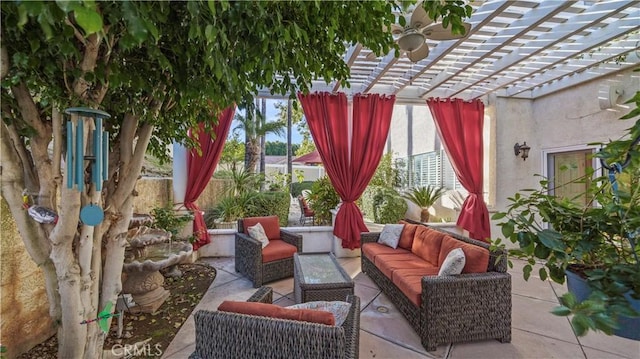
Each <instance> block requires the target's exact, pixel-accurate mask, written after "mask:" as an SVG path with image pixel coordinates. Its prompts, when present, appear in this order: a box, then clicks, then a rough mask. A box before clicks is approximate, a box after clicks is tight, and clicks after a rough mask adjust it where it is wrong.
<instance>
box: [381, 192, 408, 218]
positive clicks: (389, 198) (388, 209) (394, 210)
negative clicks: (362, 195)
mask: <svg viewBox="0 0 640 359" xmlns="http://www.w3.org/2000/svg"><path fill="white" fill-rule="evenodd" d="M407 208H408V206H407V202H406V201H405V200H404V199H403V198H402V197H400V196H399V195H398V193H397V192H396V191H394V190H389V189H386V190H383V191H379V192H378V193H376V195H375V196H374V197H373V209H374V221H375V223H380V224H385V223H398V221H399V220H401V219H402V218H404V217H405V214H406V213H407Z"/></svg>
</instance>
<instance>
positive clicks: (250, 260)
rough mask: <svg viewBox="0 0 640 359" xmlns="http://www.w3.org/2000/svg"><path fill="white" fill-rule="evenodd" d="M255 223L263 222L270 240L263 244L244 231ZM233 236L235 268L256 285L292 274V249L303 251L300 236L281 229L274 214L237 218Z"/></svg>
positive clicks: (293, 250) (256, 286)
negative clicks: (265, 244) (264, 245)
mask: <svg viewBox="0 0 640 359" xmlns="http://www.w3.org/2000/svg"><path fill="white" fill-rule="evenodd" d="M256 223H260V224H261V225H262V227H263V228H264V231H265V233H266V235H267V237H268V238H269V244H268V245H267V246H266V247H264V248H262V243H260V242H259V241H258V240H257V239H254V238H251V237H250V236H249V234H248V231H247V228H248V227H251V226H253V225H255V224H256ZM235 238H236V239H235V244H236V247H235V261H236V271H237V272H240V273H242V274H243V275H245V276H246V277H248V278H249V279H250V280H251V281H252V282H253V286H254V287H255V288H259V287H261V286H262V284H263V283H268V282H272V281H274V280H278V279H282V278H288V277H293V253H295V252H302V236H301V235H299V234H295V233H292V232H289V231H286V230H282V229H280V225H279V224H278V217H277V216H268V217H248V218H244V219H239V220H238V232H237V233H236V237H235Z"/></svg>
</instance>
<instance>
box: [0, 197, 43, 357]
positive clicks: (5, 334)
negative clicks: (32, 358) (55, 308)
mask: <svg viewBox="0 0 640 359" xmlns="http://www.w3.org/2000/svg"><path fill="white" fill-rule="evenodd" d="M0 217H1V218H2V221H1V223H0V240H1V242H0V243H1V247H0V318H2V320H1V321H0V322H1V326H0V343H1V344H2V345H3V346H4V347H6V348H7V353H6V354H5V355H6V357H7V358H14V357H16V356H17V355H19V354H21V353H23V352H26V351H28V350H29V349H31V348H32V347H33V346H35V345H36V344H38V343H40V342H42V341H44V340H45V339H47V338H49V337H50V336H52V335H53V334H54V333H55V328H54V326H53V323H52V321H51V318H50V317H49V302H48V301H47V293H46V291H45V287H44V276H43V274H42V271H41V270H40V269H39V268H38V266H37V265H36V264H35V263H34V262H33V260H31V257H30V256H29V254H28V253H27V251H26V249H25V247H24V244H23V242H22V239H21V238H20V235H19V233H18V228H17V226H16V223H15V222H14V220H13V216H11V213H10V212H9V206H8V204H7V202H6V201H5V200H4V198H2V197H0Z"/></svg>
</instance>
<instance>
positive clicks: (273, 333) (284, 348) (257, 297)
mask: <svg viewBox="0 0 640 359" xmlns="http://www.w3.org/2000/svg"><path fill="white" fill-rule="evenodd" d="M272 299H273V291H272V289H271V288H270V287H262V288H260V289H259V290H258V291H257V292H256V293H255V294H254V295H253V296H251V298H249V300H248V302H261V303H271V302H272ZM345 301H347V302H349V303H351V308H350V310H349V314H348V316H347V318H346V320H345V321H344V323H343V324H342V325H341V326H332V325H325V324H316V323H310V322H303V321H297V320H289V319H279V318H271V317H263V316H257V315H247V314H238V313H232V312H223V311H215V312H213V311H207V310H199V311H197V312H196V313H195V316H194V318H195V327H196V338H195V339H196V349H195V351H194V352H193V353H192V354H191V355H190V356H189V358H190V359H203V358H225V359H235V358H242V359H244V358H305V359H314V358H358V354H359V353H358V351H359V336H360V299H359V298H358V297H357V296H353V295H349V296H347V298H346V299H345Z"/></svg>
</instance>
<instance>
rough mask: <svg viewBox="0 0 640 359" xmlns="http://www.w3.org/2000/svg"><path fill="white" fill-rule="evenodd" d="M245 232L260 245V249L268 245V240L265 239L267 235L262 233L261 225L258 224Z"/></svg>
mask: <svg viewBox="0 0 640 359" xmlns="http://www.w3.org/2000/svg"><path fill="white" fill-rule="evenodd" d="M247 232H249V236H250V237H251V238H253V239H255V240H257V241H258V242H260V243H262V248H264V247H266V246H267V244H269V238H267V234H266V233H264V228H262V225H261V224H260V223H257V224H256V225H255V226H252V227H249V228H247Z"/></svg>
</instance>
